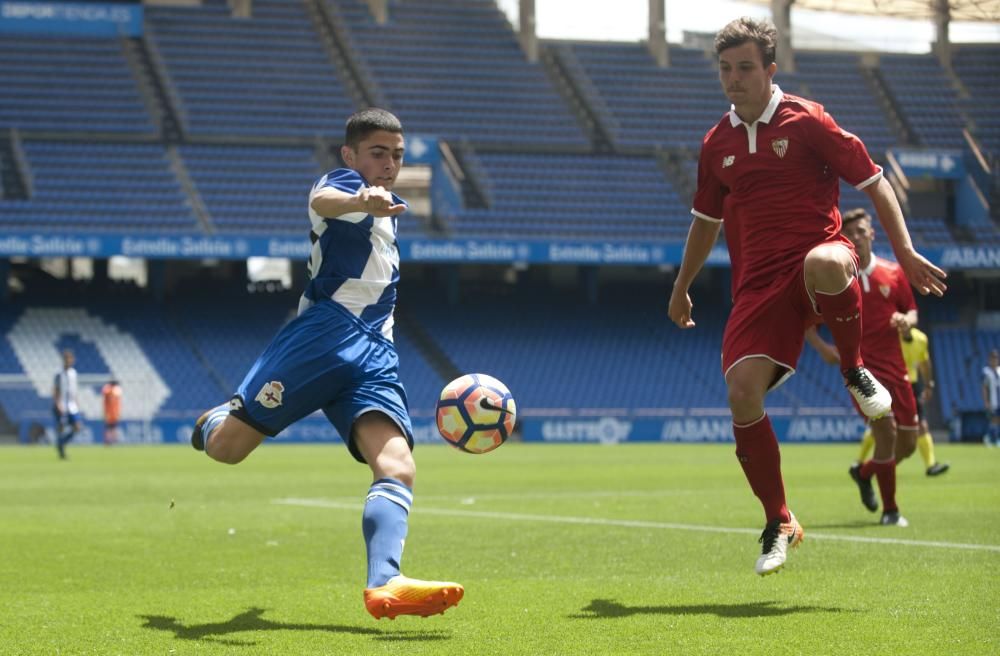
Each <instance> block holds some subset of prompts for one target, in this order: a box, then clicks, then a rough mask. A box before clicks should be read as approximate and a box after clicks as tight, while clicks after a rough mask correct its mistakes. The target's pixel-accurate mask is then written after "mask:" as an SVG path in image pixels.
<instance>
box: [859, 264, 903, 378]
mask: <svg viewBox="0 0 1000 656" xmlns="http://www.w3.org/2000/svg"><path fill="white" fill-rule="evenodd" d="M860 277H861V331H862V332H861V357H862V358H863V359H864V361H865V367H867V368H868V369H870V370H871V371H872V373H874V374H875V377H876V378H879V377H880V375H881V376H882V377H884V378H886V379H888V378H889V377H892V378H893V379H903V378H904V377H906V363H905V362H903V350H902V349H901V348H900V346H899V331H898V330H897V329H896V328H895V327H894V326H893V325H892V323H891V320H892V315H893V314H894V313H896V312H902V313H904V314H905V313H907V312H909V311H910V310H916V309H917V302H916V301H915V300H914V298H913V290H912V289H910V281H909V280H907V279H906V275H905V274H904V273H903V269H902V268H901V267H900V266H899V265H898V264H896V263H895V262H889V261H888V260H883V259H882V258H879V257H875V256H874V255H873V256H872V259H871V262H869V263H868V266H867V267H865V268H864V269H862V270H861V272H860ZM879 379H880V380H881V378H879Z"/></svg>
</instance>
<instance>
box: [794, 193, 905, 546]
mask: <svg viewBox="0 0 1000 656" xmlns="http://www.w3.org/2000/svg"><path fill="white" fill-rule="evenodd" d="M841 233H842V234H843V235H844V236H845V237H847V238H848V239H849V240H850V241H851V243H852V244H853V245H854V249H855V251H856V252H857V254H858V263H859V264H860V277H861V282H860V284H861V299H862V301H861V318H862V328H863V333H862V342H861V355H862V357H864V360H865V366H866V367H868V368H869V369H870V370H871V372H872V373H873V374H874V375H875V376H876V377H877V378H878V379H879V380H880V381H882V382H883V383H884V384H885V385H886V386H887V387H888V388H889V391H890V394H891V395H892V413H890V414H887V415H885V416H884V417H880V418H869V419H868V422H869V425H870V426H871V429H872V434H873V435H874V436H875V453H874V455H873V457H872V458H871V459H869V460H866V461H865V462H864V463H861V464H856V465H854V466H852V467H851V468H850V470H849V473H850V475H851V478H852V479H854V482H855V483H857V485H858V489H859V490H860V492H861V503H862V504H864V506H865V507H866V508H867V509H868V510H870V511H872V512H875V511H876V510H878V501H877V500H876V499H875V491H874V489H873V488H872V476H874V477H875V478H876V480H877V481H878V489H879V493H880V494H881V496H882V519H881V521H880V523H882V524H886V525H891V526H907V525H908V522H907V521H906V518H905V517H903V516H902V515H901V514H899V506H898V505H897V504H896V462H897V461H900V460H903V459H905V458H908V457H910V456H911V455H913V451H914V450H915V449H916V447H917V435H918V434H919V433H920V418H919V416H918V414H917V398H916V396H914V394H913V386H912V385H911V384H910V376H909V373H908V372H907V368H906V361H905V360H903V349H902V347H901V346H900V344H899V333H900V332H905V331H907V330H910V329H911V328H913V327H914V326H915V325H916V324H917V302H916V301H915V300H914V298H913V292H912V291H911V290H910V283H909V281H907V280H906V276H904V275H903V271H902V270H901V269H900V267H899V265H898V264H896V263H895V262H889V261H887V260H883V259H882V258H880V257H877V256H876V255H875V254H874V253H873V252H872V242H873V241H874V240H875V230H874V228H872V218H871V217H870V216H869V215H868V212H866V211H865V210H863V209H855V210H851V211H850V212H847V213H846V214H844V225H843V227H842V228H841ZM806 339H807V340H808V341H809V344H810V345H812V346H813V348H815V349H816V350H817V351H819V353H820V354H821V355H823V356H824V359H825V360H827V361H828V362H831V363H833V362H836V357H835V355H836V353H835V352H834V350H833V348H832V347H831V346H830V345H829V344H827V343H826V342H825V341H824V340H823V339H822V338H821V337H820V336H819V335H818V334H817V333H816V330H815V328H810V329H809V332H808V333H807V334H806ZM859 410H860V407H859Z"/></svg>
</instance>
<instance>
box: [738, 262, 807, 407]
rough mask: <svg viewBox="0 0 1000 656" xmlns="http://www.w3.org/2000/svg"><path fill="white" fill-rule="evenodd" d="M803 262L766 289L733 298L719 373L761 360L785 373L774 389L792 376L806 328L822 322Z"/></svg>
mask: <svg viewBox="0 0 1000 656" xmlns="http://www.w3.org/2000/svg"><path fill="white" fill-rule="evenodd" d="M802 267H803V263H802V262H799V265H798V266H796V267H794V268H793V269H791V270H789V271H788V272H787V273H786V274H785V275H784V277H783V278H779V279H775V280H774V282H773V284H772V285H771V286H770V287H767V288H765V289H755V290H752V291H749V292H747V291H744V292H743V293H741V294H740V297H739V298H737V299H736V303H735V304H734V305H733V309H732V311H730V313H729V320H728V321H727V322H726V331H725V333H724V334H723V336H722V373H723V375H725V374H727V373H728V372H729V370H730V369H731V368H732V367H733V365H735V364H737V363H738V362H740V361H742V360H746V359H747V358H753V357H763V358H767V359H768V360H771V361H772V362H774V363H775V364H777V365H779V366H780V367H782V368H783V369H784V370H785V371H784V372H783V373H782V374H780V375H779V376H778V378H777V379H776V380H775V381H774V382H773V383H772V384H771V388H770V389H774V388H775V387H777V386H778V385H780V384H781V383H783V382H785V380H786V379H788V377H789V376H791V375H792V374H793V373H795V367H796V365H797V364H798V362H799V356H800V355H801V354H802V345H803V344H804V343H805V332H806V329H808V328H810V327H811V326H815V325H817V324H819V323H821V322H822V317H820V315H819V313H818V311H817V308H816V306H815V304H814V303H813V299H811V298H810V297H809V293H808V292H807V291H806V283H805V277H804V275H803V269H802Z"/></svg>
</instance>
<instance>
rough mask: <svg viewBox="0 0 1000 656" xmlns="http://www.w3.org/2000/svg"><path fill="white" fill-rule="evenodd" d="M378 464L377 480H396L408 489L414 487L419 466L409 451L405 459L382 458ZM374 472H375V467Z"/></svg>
mask: <svg viewBox="0 0 1000 656" xmlns="http://www.w3.org/2000/svg"><path fill="white" fill-rule="evenodd" d="M377 464H378V472H376V474H375V475H376V477H377V478H394V479H396V480H397V481H399V482H400V483H403V484H404V485H406V486H407V487H410V488H412V487H413V483H414V482H415V481H416V478H417V465H416V463H415V462H414V460H413V456H412V455H411V454H410V453H409V451H407V453H406V456H405V457H389V458H380V459H379V461H378V463H377ZM372 470H373V471H375V467H372Z"/></svg>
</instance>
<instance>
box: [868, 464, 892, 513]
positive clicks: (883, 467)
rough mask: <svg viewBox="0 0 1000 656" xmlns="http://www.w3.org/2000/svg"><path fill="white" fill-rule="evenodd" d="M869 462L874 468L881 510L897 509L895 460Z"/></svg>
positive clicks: (890, 510)
mask: <svg viewBox="0 0 1000 656" xmlns="http://www.w3.org/2000/svg"><path fill="white" fill-rule="evenodd" d="M870 462H871V463H872V465H873V467H874V469H875V480H877V481H878V491H879V494H881V495H882V510H883V511H884V512H894V511H897V510H899V506H897V505H896V461H895V460H889V461H887V462H875V461H870Z"/></svg>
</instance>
